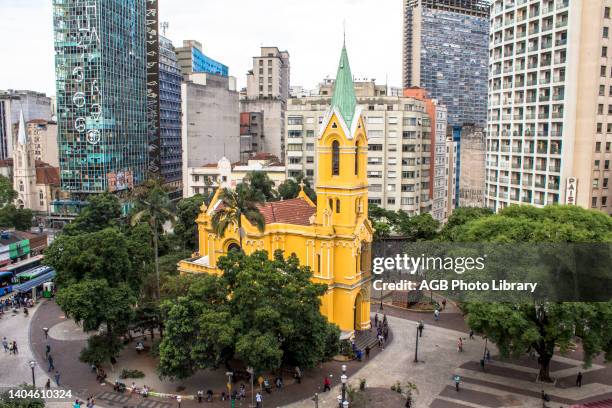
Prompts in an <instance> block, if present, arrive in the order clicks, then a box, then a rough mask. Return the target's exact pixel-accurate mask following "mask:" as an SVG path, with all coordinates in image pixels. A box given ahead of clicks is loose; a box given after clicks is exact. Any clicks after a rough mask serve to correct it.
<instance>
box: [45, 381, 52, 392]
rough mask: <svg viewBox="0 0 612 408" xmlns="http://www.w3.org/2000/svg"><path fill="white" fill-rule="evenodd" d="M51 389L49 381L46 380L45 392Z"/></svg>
mask: <svg viewBox="0 0 612 408" xmlns="http://www.w3.org/2000/svg"><path fill="white" fill-rule="evenodd" d="M50 389H51V379H50V378H47V382H46V383H45V390H50Z"/></svg>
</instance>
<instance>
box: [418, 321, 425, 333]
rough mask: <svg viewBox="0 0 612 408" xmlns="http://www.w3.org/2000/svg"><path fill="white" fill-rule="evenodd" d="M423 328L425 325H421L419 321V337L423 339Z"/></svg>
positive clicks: (421, 322)
mask: <svg viewBox="0 0 612 408" xmlns="http://www.w3.org/2000/svg"><path fill="white" fill-rule="evenodd" d="M424 328H425V324H424V323H423V320H421V321H419V326H418V330H419V337H423V329H424Z"/></svg>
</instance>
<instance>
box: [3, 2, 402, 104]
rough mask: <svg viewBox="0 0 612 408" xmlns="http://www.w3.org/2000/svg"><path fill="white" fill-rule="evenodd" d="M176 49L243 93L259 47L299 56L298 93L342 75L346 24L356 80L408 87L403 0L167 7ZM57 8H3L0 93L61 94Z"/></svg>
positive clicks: (294, 61)
mask: <svg viewBox="0 0 612 408" xmlns="http://www.w3.org/2000/svg"><path fill="white" fill-rule="evenodd" d="M159 1H160V21H167V22H168V23H169V29H168V31H167V32H166V35H167V37H168V38H170V39H171V40H172V41H173V42H174V44H175V45H180V44H181V43H182V41H183V40H185V39H195V40H198V41H200V42H201V43H202V44H203V48H204V53H205V54H207V55H208V56H210V57H211V58H214V59H216V60H218V61H221V62H223V63H225V64H226V65H228V66H229V69H230V75H232V76H235V77H236V78H237V80H238V85H239V86H240V87H242V86H245V83H246V79H245V74H246V71H247V70H248V69H250V68H251V66H252V57H253V56H255V55H257V54H258V53H259V47H260V46H262V45H265V46H272V45H274V46H278V47H279V48H280V49H281V50H285V49H286V50H288V51H289V53H290V55H291V85H302V86H304V87H306V88H314V87H315V86H316V84H317V83H318V82H319V81H320V80H321V79H322V78H324V77H325V76H327V75H330V76H332V77H333V76H334V75H335V70H336V67H337V63H338V59H339V56H340V49H341V46H342V25H343V20H346V37H347V40H346V43H347V49H348V53H349V58H350V61H351V69H352V71H353V75H354V76H355V77H357V78H366V77H367V78H376V81H377V82H378V83H382V84H384V83H385V78H388V81H387V82H388V84H389V85H393V86H399V85H400V84H401V61H402V60H401V41H402V38H401V36H402V17H401V13H402V0H159ZM51 6H52V0H0V16H2V23H0V89H8V88H12V89H31V90H35V91H41V92H45V93H47V94H50V95H53V94H55V84H54V80H55V78H54V75H55V74H54V63H53V21H52V14H51V8H52V7H51Z"/></svg>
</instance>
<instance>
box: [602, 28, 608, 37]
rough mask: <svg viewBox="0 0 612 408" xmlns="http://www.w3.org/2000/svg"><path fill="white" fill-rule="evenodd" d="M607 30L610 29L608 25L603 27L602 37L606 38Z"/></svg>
mask: <svg viewBox="0 0 612 408" xmlns="http://www.w3.org/2000/svg"><path fill="white" fill-rule="evenodd" d="M608 31H610V29H609V28H608V27H604V28H603V38H608Z"/></svg>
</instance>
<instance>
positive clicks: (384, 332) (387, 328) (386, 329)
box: [383, 326, 389, 343]
mask: <svg viewBox="0 0 612 408" xmlns="http://www.w3.org/2000/svg"><path fill="white" fill-rule="evenodd" d="M383 338H384V339H385V343H386V342H387V339H388V338H389V327H388V326H385V327H384V328H383Z"/></svg>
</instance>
